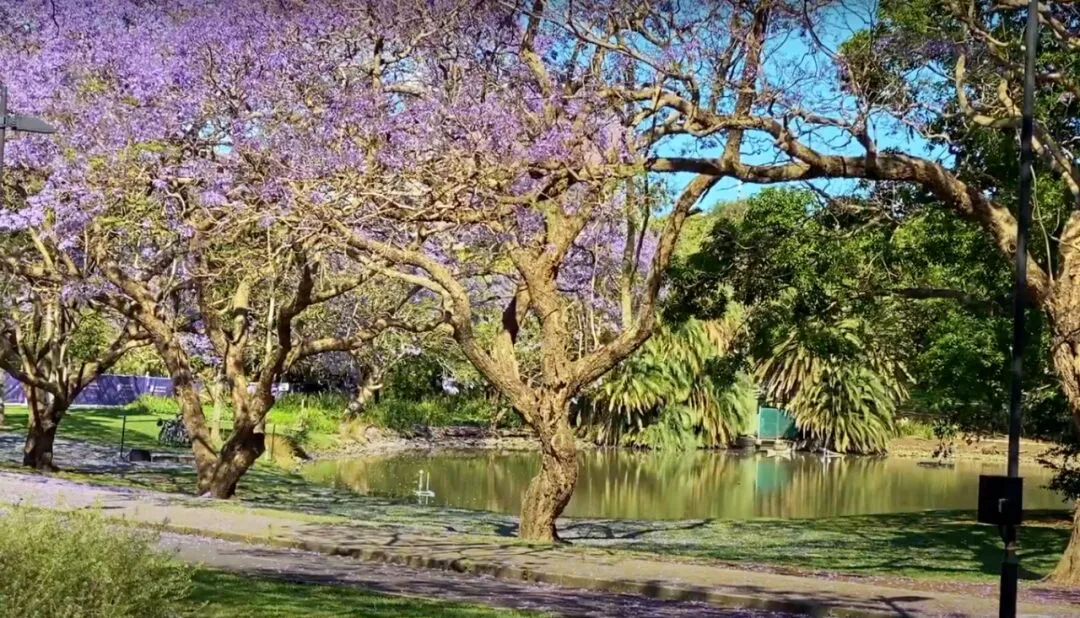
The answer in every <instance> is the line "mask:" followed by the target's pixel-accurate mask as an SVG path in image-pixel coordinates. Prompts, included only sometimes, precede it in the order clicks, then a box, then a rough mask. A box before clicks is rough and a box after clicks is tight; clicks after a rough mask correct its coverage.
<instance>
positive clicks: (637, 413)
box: [578, 311, 757, 449]
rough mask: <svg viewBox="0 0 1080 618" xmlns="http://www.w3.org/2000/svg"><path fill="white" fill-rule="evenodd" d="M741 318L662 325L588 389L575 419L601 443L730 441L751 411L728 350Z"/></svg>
mask: <svg viewBox="0 0 1080 618" xmlns="http://www.w3.org/2000/svg"><path fill="white" fill-rule="evenodd" d="M741 322H742V313H741V312H740V311H729V313H728V315H726V316H725V317H724V318H723V319H720V320H711V321H700V320H689V321H687V322H685V323H683V324H677V325H674V324H673V325H669V326H666V327H664V328H662V329H661V330H660V332H659V333H657V334H655V335H654V336H653V337H652V338H651V339H650V340H649V341H648V342H647V343H646V344H645V345H644V346H643V347H642V348H641V350H639V351H638V352H637V353H636V354H635V355H634V356H632V357H631V358H630V359H628V360H627V361H625V362H624V363H623V364H622V365H620V366H619V367H618V368H617V369H616V370H615V371H613V372H612V373H611V374H610V375H609V376H607V377H606V378H605V379H604V381H603V382H602V383H601V384H600V385H599V386H598V387H597V388H596V390H595V391H594V392H593V393H591V394H590V396H589V398H588V400H587V403H585V404H584V405H583V406H582V409H581V411H580V413H579V415H578V424H579V425H580V426H583V427H585V428H586V430H587V432H588V433H589V434H590V435H591V437H593V438H594V439H595V440H596V441H597V442H599V443H604V444H622V445H626V446H641V447H649V448H662V449H687V448H698V447H707V448H708V447H722V446H727V445H730V444H731V443H733V442H734V441H735V438H736V437H738V435H739V433H741V432H744V431H745V430H746V428H747V426H748V425H749V423H750V421H751V419H752V418H753V415H754V413H755V412H756V411H757V393H756V389H755V385H754V383H753V381H752V380H751V379H750V377H749V376H748V375H747V374H746V373H744V372H740V371H737V368H738V366H737V364H736V363H734V362H732V359H731V358H730V356H729V355H728V354H729V352H730V350H731V342H732V340H733V339H734V337H735V333H736V331H737V330H738V328H739V327H740V325H741Z"/></svg>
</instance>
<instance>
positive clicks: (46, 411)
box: [23, 396, 63, 472]
mask: <svg viewBox="0 0 1080 618" xmlns="http://www.w3.org/2000/svg"><path fill="white" fill-rule="evenodd" d="M27 399H28V401H27V405H28V406H29V412H30V414H29V419H28V426H27V428H26V445H25V446H24V447H23V465H24V466H27V467H28V468H33V469H35V470H44V471H48V472H53V471H55V470H56V469H57V468H56V466H55V465H54V464H53V442H54V441H55V440H56V430H57V428H58V427H59V426H60V417H61V416H62V414H63V410H62V409H61V407H60V406H58V405H57V403H56V400H55V399H53V401H51V402H48V403H47V402H45V401H41V399H39V396H30V397H27Z"/></svg>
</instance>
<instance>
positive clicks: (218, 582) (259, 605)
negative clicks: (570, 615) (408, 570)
mask: <svg viewBox="0 0 1080 618" xmlns="http://www.w3.org/2000/svg"><path fill="white" fill-rule="evenodd" d="M193 583H194V589H193V590H192V594H191V601H190V605H191V610H190V613H191V615H192V616H199V617H200V618H264V617H266V618H269V617H286V616H289V617H292V616H296V617H299V616H304V617H305V618H344V617H346V616H348V617H353V616H357V617H359V616H364V617H367V618H426V617H435V616H439V617H445V618H513V617H522V618H524V617H526V616H541V615H543V614H538V613H532V612H529V613H525V612H520V611H513V610H505V609H492V608H487V607H480V606H475V605H464V604H458V603H442V602H437V601H429V600H426V599H418V598H412V597H397V596H387V595H382V594H375V593H372V592H368V591H365V590H362V589H360V588H351V587H346V586H330V585H322V584H301V583H293V582H287V581H283V580H275V579H264V578H256V577H247V576H243V575H235V574H232V573H226V572H223V571H215V570H206V569H200V570H198V571H196V572H195V576H194V581H193Z"/></svg>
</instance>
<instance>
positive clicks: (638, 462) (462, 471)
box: [305, 451, 1065, 519]
mask: <svg viewBox="0 0 1080 618" xmlns="http://www.w3.org/2000/svg"><path fill="white" fill-rule="evenodd" d="M578 463H579V466H580V471H581V473H580V476H579V480H578V486H577V490H576V491H575V492H574V497H573V499H572V500H571V501H570V505H569V506H568V507H567V511H566V515H568V516H574V517H603V518H626V519H696V518H732V519H749V518H758V517H783V518H794V517H827V516H833V515H854V514H863V513H892V512H906V511H919V510H925V509H974V508H975V506H976V501H977V496H978V476H979V474H983V473H986V474H997V473H999V472H1000V470H1001V466H1000V465H996V464H979V463H958V464H957V466H956V467H955V468H927V467H923V466H920V465H918V463H917V462H915V461H912V460H906V459H890V458H884V459H871V458H856V457H848V458H844V459H838V460H833V461H830V462H823V461H822V460H820V459H818V458H816V457H811V456H795V457H792V458H791V459H782V458H774V457H764V456H758V455H736V454H730V453H723V452H719V453H713V452H696V453H688V454H667V455H665V454H657V453H634V452H625V451H596V452H586V453H581V455H580V457H579V460H578ZM538 465H539V464H538V459H537V456H536V455H535V454H534V453H511V454H507V453H495V452H480V453H477V452H466V453H440V454H438V455H434V456H430V455H415V454H414V455H397V456H393V457H365V458H358V459H347V460H332V461H321V462H316V463H313V464H311V465H310V466H308V467H307V468H305V476H306V477H307V478H308V479H310V480H312V481H316V482H320V483H327V484H334V485H336V486H338V487H342V488H348V489H351V490H352V491H355V492H357V493H361V494H366V495H377V496H387V497H395V498H402V499H412V500H415V499H416V498H415V496H414V491H415V489H416V486H417V478H418V476H419V473H420V470H425V471H428V472H429V473H430V487H431V490H432V491H433V492H434V494H435V495H434V497H432V498H430V504H439V505H445V506H454V507H461V508H468V509H480V510H488V511H496V512H501V513H515V514H517V513H518V512H519V509H520V506H521V504H520V503H521V496H522V495H523V493H524V492H525V488H526V487H527V486H528V483H529V479H531V478H532V476H533V475H534V474H535V473H536V470H537V468H538ZM1021 474H1023V475H1024V476H1025V483H1024V484H1025V492H1024V505H1025V507H1026V508H1029V509H1043V508H1064V506H1065V503H1064V501H1062V499H1061V498H1060V497H1059V496H1058V495H1057V494H1055V493H1053V492H1051V491H1049V490H1047V489H1045V487H1044V485H1045V484H1046V482H1047V481H1048V480H1049V477H1050V475H1049V474H1048V472H1047V471H1046V470H1044V469H1042V468H1039V467H1035V466H1033V467H1030V468H1025V469H1022V470H1021ZM425 482H427V481H425Z"/></svg>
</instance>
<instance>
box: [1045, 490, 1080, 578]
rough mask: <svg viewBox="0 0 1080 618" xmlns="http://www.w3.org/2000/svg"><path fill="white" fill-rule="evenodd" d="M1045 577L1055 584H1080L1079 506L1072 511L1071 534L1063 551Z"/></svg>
mask: <svg viewBox="0 0 1080 618" xmlns="http://www.w3.org/2000/svg"><path fill="white" fill-rule="evenodd" d="M1047 579H1049V580H1050V581H1051V582H1053V583H1055V584H1061V585H1065V586H1070V587H1076V586H1080V508H1078V509H1076V511H1075V512H1074V513H1073V526H1072V534H1071V535H1070V536H1069V544H1068V546H1066V547H1065V553H1064V554H1062V555H1061V559H1060V560H1058V563H1057V566H1056V567H1054V570H1053V571H1051V572H1050V575H1049V577H1048V578H1047Z"/></svg>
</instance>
